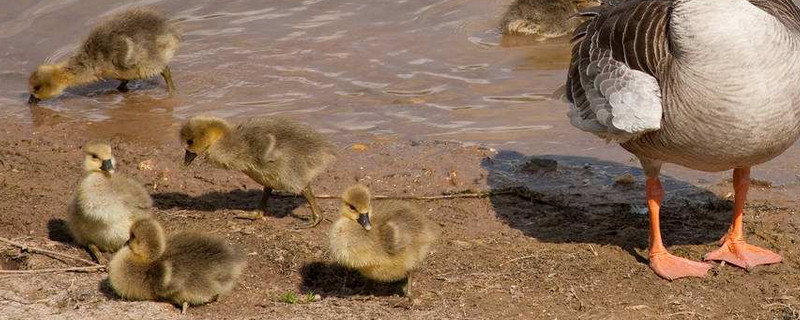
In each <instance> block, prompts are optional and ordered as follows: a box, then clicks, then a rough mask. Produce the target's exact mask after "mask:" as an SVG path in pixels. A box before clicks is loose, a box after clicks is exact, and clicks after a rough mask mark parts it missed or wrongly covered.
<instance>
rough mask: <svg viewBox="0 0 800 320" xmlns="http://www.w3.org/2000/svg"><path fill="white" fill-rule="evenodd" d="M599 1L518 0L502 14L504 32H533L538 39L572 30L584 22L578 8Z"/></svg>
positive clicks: (532, 34)
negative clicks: (577, 16) (579, 17)
mask: <svg viewBox="0 0 800 320" xmlns="http://www.w3.org/2000/svg"><path fill="white" fill-rule="evenodd" d="M595 5H600V1H598V0H515V1H514V3H512V4H511V6H509V7H508V10H507V11H506V13H505V15H504V16H503V21H502V29H503V33H504V34H512V35H513V34H521V35H529V36H534V37H535V38H536V39H537V40H545V39H550V38H558V37H561V36H564V35H567V34H569V33H571V32H572V31H573V30H575V28H576V27H577V26H578V25H579V24H580V23H581V21H580V20H579V19H575V18H574V17H573V16H574V15H575V14H576V13H577V12H578V9H581V8H584V7H589V6H595Z"/></svg>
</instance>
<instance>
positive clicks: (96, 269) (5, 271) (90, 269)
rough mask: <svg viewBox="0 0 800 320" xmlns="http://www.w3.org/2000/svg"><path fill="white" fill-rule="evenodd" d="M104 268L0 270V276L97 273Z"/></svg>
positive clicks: (99, 266)
mask: <svg viewBox="0 0 800 320" xmlns="http://www.w3.org/2000/svg"><path fill="white" fill-rule="evenodd" d="M105 268H106V266H103V265H96V266H89V267H72V268H55V269H36V270H0V275H3V274H34V273H52V272H97V271H102V270H103V269H105Z"/></svg>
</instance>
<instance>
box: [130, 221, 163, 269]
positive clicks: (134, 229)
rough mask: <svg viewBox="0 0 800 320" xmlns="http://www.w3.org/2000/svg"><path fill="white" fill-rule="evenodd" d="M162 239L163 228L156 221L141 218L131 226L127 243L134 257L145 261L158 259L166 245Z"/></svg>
mask: <svg viewBox="0 0 800 320" xmlns="http://www.w3.org/2000/svg"><path fill="white" fill-rule="evenodd" d="M164 239H165V238H164V229H163V228H162V227H161V224H159V223H158V221H156V220H154V219H141V220H139V221H136V222H134V223H133V225H132V226H131V231H130V238H128V244H127V245H128V248H130V250H131V253H133V256H134V257H135V259H137V260H138V261H140V262H143V263H147V262H152V261H154V260H156V259H158V257H160V256H161V254H163V253H164V250H165V249H166V247H167V244H166V241H165V240H164Z"/></svg>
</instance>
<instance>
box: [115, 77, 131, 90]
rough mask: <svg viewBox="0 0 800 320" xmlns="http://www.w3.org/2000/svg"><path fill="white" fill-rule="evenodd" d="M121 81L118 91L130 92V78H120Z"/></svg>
mask: <svg viewBox="0 0 800 320" xmlns="http://www.w3.org/2000/svg"><path fill="white" fill-rule="evenodd" d="M119 81H120V83H119V86H117V91H119V92H128V90H130V89H128V80H122V79H119Z"/></svg>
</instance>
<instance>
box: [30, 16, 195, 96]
mask: <svg viewBox="0 0 800 320" xmlns="http://www.w3.org/2000/svg"><path fill="white" fill-rule="evenodd" d="M180 39H181V35H180V32H179V31H178V29H177V28H176V27H175V26H173V25H172V24H171V23H169V22H168V21H167V18H166V17H164V15H162V14H161V13H160V12H158V11H156V10H154V9H150V8H132V9H128V10H126V11H124V12H121V13H117V14H115V15H112V16H111V17H109V18H107V19H106V20H105V21H104V22H102V23H100V24H99V25H98V26H96V27H95V28H94V29H93V30H92V32H91V33H89V36H88V37H87V38H86V40H85V41H84V42H83V45H81V47H80V48H79V49H78V50H77V52H75V54H74V55H73V56H72V57H71V58H69V59H68V60H67V61H64V62H60V63H56V64H42V65H39V66H38V67H37V68H36V71H34V72H33V74H32V75H31V77H30V79H28V91H29V92H30V94H31V95H30V98H29V99H28V103H30V104H35V103H37V102H39V101H40V100H45V99H49V98H52V97H55V96H58V95H60V94H61V93H62V92H63V91H64V90H65V89H66V88H69V87H72V86H76V85H80V84H86V83H90V82H95V81H99V80H100V79H117V80H120V81H121V83H120V85H119V87H117V89H118V90H119V91H121V92H125V91H128V87H127V84H128V81H129V80H136V79H147V78H150V77H153V76H155V75H158V74H161V76H162V77H164V80H165V81H166V82H167V89H168V90H169V91H170V92H173V91H174V90H175V85H174V84H173V82H172V74H171V73H170V70H169V66H168V65H167V64H168V63H169V61H170V59H172V57H173V56H174V55H175V51H177V50H178V43H179V42H180Z"/></svg>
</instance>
